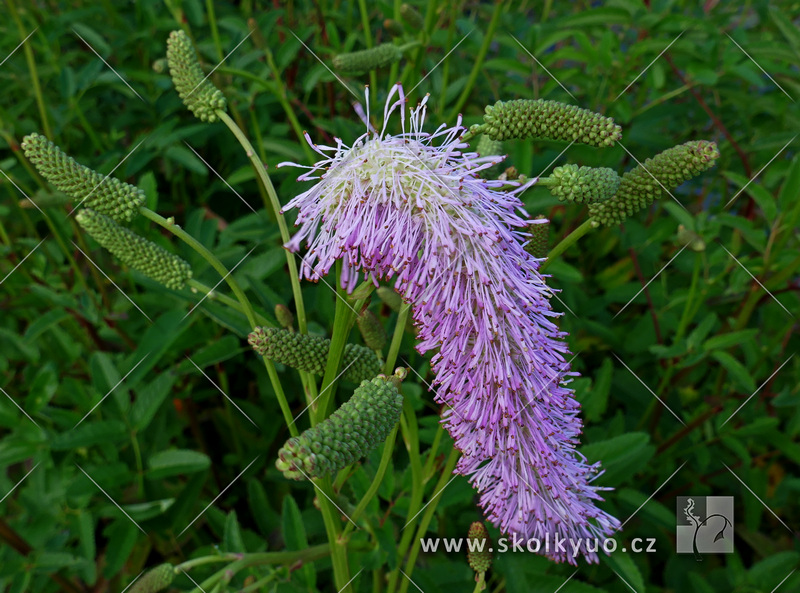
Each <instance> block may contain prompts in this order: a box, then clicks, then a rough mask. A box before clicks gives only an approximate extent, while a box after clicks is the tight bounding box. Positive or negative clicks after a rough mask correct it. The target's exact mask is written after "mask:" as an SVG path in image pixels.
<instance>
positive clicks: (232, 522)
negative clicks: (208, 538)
mask: <svg viewBox="0 0 800 593" xmlns="http://www.w3.org/2000/svg"><path fill="white" fill-rule="evenodd" d="M222 549H223V551H225V552H231V553H244V552H246V551H247V550H245V547H244V541H243V540H242V530H241V527H239V520H238V519H237V518H236V511H231V512H229V513H228V516H227V518H226V519H225V534H224V535H223V537H222Z"/></svg>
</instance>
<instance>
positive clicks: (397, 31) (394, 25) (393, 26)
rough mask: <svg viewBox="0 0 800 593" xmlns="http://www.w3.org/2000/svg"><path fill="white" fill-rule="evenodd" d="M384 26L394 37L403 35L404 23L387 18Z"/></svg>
mask: <svg viewBox="0 0 800 593" xmlns="http://www.w3.org/2000/svg"><path fill="white" fill-rule="evenodd" d="M383 28H384V29H385V30H386V32H387V33H389V35H391V36H392V37H402V36H403V33H404V31H403V25H401V24H400V23H398V22H397V21H396V20H394V19H386V20H385V21H383Z"/></svg>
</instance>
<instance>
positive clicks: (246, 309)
mask: <svg viewBox="0 0 800 593" xmlns="http://www.w3.org/2000/svg"><path fill="white" fill-rule="evenodd" d="M139 212H140V213H141V215H142V216H144V217H145V218H147V219H149V220H152V221H153V222H155V223H156V224H157V225H159V226H160V227H162V228H164V229H166V230H168V231H169V232H170V233H172V234H173V235H175V236H176V237H178V238H179V239H180V240H181V241H183V242H184V243H186V244H187V245H188V246H189V247H191V248H192V249H194V250H195V251H196V252H197V253H198V254H199V255H200V257H202V258H203V259H204V260H206V261H207V262H208V263H209V265H211V267H212V268H214V269H215V270H216V271H217V272H218V273H219V275H220V276H222V278H223V279H224V280H225V282H227V283H228V286H230V288H231V290H232V291H233V293H234V294H235V295H236V298H237V299H238V300H239V303H240V304H241V306H242V312H243V313H244V315H245V317H247V321H248V323H249V324H250V327H251V328H253V329H255V328H256V327H258V324H257V323H256V316H255V312H254V311H253V306H252V305H251V304H250V300H249V299H248V298H247V295H246V294H245V293H244V291H243V290H242V288H241V286H239V283H238V282H237V281H236V279H235V278H234V277H233V274H230V273H229V272H228V270H227V268H226V267H225V266H224V265H223V263H222V262H221V261H219V259H217V257H216V256H215V255H214V254H213V253H211V252H210V251H209V250H208V249H206V247H205V246H204V245H203V244H202V243H200V242H199V241H198V240H197V239H195V238H194V237H192V236H191V235H190V234H189V233H187V232H186V231H184V230H183V229H182V228H181V227H179V226H178V225H177V224H175V223H172V222H169V221H168V220H167V219H166V218H164V217H163V216H161V215H160V214H158V213H156V212H153V211H152V210H150V209H149V208H145V207H142V208H141V210H140V211H139ZM262 359H263V360H264V366H265V367H266V369H267V374H268V375H269V380H270V383H271V384H272V388H273V390H274V391H275V397H276V398H277V399H278V404H279V405H280V407H281V412H282V413H283V419H284V420H285V421H286V425H287V426H288V428H289V432H290V433H291V435H292V436H298V435H299V434H300V433H299V432H298V430H297V427H296V426H295V424H294V421H293V418H292V411H291V409H290V408H289V402H288V401H287V399H286V394H285V393H284V392H283V386H282V385H281V381H280V378H279V377H278V372H277V371H276V370H275V365H274V364H273V362H272V361H271V360H270V359H268V358H267V357H266V356H263V357H262Z"/></svg>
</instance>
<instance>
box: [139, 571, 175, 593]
mask: <svg viewBox="0 0 800 593" xmlns="http://www.w3.org/2000/svg"><path fill="white" fill-rule="evenodd" d="M174 578H175V569H174V568H173V566H172V564H162V565H160V566H156V567H155V568H152V569H150V570H148V571H147V572H146V573H145V574H144V576H142V577H141V578H140V579H139V580H137V581H136V582H135V583H134V584H133V587H131V588H130V593H158V592H159V591H163V590H164V589H166V588H167V587H169V586H170V585H171V584H172V581H173V579H174Z"/></svg>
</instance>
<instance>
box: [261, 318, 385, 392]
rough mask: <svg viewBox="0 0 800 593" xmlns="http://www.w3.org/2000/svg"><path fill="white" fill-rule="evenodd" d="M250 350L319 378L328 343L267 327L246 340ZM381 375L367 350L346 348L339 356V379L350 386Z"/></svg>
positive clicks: (304, 335)
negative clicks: (347, 382)
mask: <svg viewBox="0 0 800 593" xmlns="http://www.w3.org/2000/svg"><path fill="white" fill-rule="evenodd" d="M247 341H248V342H249V343H250V346H252V347H253V350H255V351H256V352H258V353H259V354H260V355H261V356H266V357H267V358H269V359H270V360H273V361H275V362H279V363H281V364H285V365H286V366H290V367H292V368H294V369H298V370H300V371H306V372H308V373H313V374H315V375H322V374H323V373H324V372H325V366H326V365H327V363H328V352H329V350H330V347H331V341H330V340H328V339H326V338H323V337H322V336H310V335H308V334H300V333H297V332H290V331H287V330H283V329H276V328H271V327H257V328H256V329H255V330H253V331H252V332H251V333H250V335H249V336H248V338H247ZM380 372H381V361H380V360H379V359H378V357H377V356H375V353H374V352H373V351H372V350H370V349H369V348H365V347H364V346H359V345H358V344H347V345H346V346H345V347H344V354H343V356H342V378H343V379H345V380H347V381H351V382H353V383H360V382H361V381H363V380H365V379H372V378H373V377H375V376H376V375H377V374H378V373H380Z"/></svg>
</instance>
